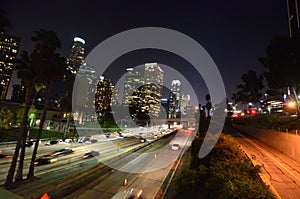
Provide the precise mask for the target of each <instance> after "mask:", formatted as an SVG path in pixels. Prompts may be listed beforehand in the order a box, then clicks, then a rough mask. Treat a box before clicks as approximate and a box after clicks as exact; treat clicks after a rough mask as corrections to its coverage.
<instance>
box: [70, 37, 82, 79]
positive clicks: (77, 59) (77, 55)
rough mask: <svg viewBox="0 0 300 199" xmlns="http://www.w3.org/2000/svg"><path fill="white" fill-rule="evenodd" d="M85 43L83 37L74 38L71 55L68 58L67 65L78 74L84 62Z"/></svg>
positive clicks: (72, 71) (73, 72)
mask: <svg viewBox="0 0 300 199" xmlns="http://www.w3.org/2000/svg"><path fill="white" fill-rule="evenodd" d="M84 45H85V41H84V40H83V39H82V38H80V37H75V38H74V44H73V46H72V48H71V51H70V56H69V57H68V58H67V67H68V70H69V71H70V72H71V73H72V74H76V73H77V72H78V70H79V67H80V66H81V64H83V63H84V51H85V50H84Z"/></svg>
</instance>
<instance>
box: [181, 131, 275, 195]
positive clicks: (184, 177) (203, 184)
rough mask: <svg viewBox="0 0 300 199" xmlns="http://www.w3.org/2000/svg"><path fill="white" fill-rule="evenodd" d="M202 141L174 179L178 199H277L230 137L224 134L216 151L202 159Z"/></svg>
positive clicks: (196, 141)
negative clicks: (199, 156)
mask: <svg viewBox="0 0 300 199" xmlns="http://www.w3.org/2000/svg"><path fill="white" fill-rule="evenodd" d="M202 141H203V139H200V138H197V139H195V140H194V141H193V144H192V147H191V157H190V161H189V162H188V163H187V164H186V165H185V166H184V167H183V168H182V170H181V172H180V173H179V176H178V177H176V179H175V184H176V186H177V189H176V192H177V193H176V197H177V198H199V199H202V198H275V197H274V196H273V194H272V193H271V192H270V191H269V188H268V187H267V186H266V185H265V184H264V183H263V182H262V181H261V179H260V177H259V175H258V172H259V170H260V168H259V167H254V166H253V165H252V163H251V161H250V160H249V159H248V158H247V157H246V155H245V154H244V153H243V152H242V150H241V149H240V148H239V146H238V144H237V142H236V141H235V140H234V139H233V138H232V137H231V136H230V135H225V134H223V133H222V135H221V136H220V138H219V140H218V142H217V144H216V145H215V147H214V148H213V150H212V151H211V152H210V153H209V154H208V155H207V156H206V157H205V158H202V159H199V158H198V152H199V149H200V146H201V144H202Z"/></svg>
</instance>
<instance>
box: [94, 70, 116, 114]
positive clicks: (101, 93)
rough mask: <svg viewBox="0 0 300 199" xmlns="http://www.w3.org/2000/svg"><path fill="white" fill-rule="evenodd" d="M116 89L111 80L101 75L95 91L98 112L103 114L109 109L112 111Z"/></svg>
mask: <svg viewBox="0 0 300 199" xmlns="http://www.w3.org/2000/svg"><path fill="white" fill-rule="evenodd" d="M115 91H116V90H115V87H114V86H113V85H112V84H111V82H110V81H109V80H108V79H105V78H104V77H103V76H100V79H99V80H98V81H97V86H96V92H95V110H96V112H97V113H100V114H102V113H104V112H105V111H107V110H109V111H110V108H111V106H112V103H113V94H114V93H115Z"/></svg>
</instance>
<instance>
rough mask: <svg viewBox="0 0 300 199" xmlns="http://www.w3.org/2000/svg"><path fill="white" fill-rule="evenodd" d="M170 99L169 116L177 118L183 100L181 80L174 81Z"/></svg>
mask: <svg viewBox="0 0 300 199" xmlns="http://www.w3.org/2000/svg"><path fill="white" fill-rule="evenodd" d="M169 99H170V103H169V117H170V118H176V117H177V116H178V114H179V112H180V102H181V82H180V81H179V80H173V81H172V83H171V92H170V98H169Z"/></svg>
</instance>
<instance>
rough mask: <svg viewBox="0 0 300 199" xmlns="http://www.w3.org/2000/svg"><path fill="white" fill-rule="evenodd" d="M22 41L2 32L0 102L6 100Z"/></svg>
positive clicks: (0, 47) (0, 44) (0, 42)
mask: <svg viewBox="0 0 300 199" xmlns="http://www.w3.org/2000/svg"><path fill="white" fill-rule="evenodd" d="M19 43H20V41H19V40H18V39H16V38H15V37H12V36H9V35H7V34H5V33H4V32H0V100H4V99H5V98H6V94H7V91H8V86H9V83H10V80H11V76H12V71H13V69H14V64H15V61H16V57H17V54H18V49H19Z"/></svg>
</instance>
